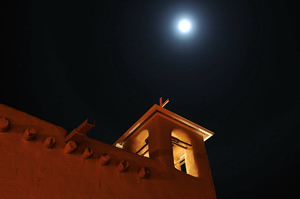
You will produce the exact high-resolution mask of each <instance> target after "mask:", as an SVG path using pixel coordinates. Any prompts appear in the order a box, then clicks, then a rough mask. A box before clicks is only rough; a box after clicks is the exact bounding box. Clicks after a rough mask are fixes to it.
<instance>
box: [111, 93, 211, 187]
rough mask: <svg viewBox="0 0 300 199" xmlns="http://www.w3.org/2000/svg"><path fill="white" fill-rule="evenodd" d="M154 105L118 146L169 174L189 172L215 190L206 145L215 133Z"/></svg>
mask: <svg viewBox="0 0 300 199" xmlns="http://www.w3.org/2000/svg"><path fill="white" fill-rule="evenodd" d="M167 102H168V100H167V101H166V102H164V103H162V100H161V99H160V105H157V104H154V105H153V106H152V107H151V108H150V109H149V110H148V111H147V112H146V113H145V114H144V115H143V116H142V117H141V118H140V119H139V120H138V121H137V122H136V123H135V124H134V125H133V126H132V127H130V128H129V129H128V130H127V131H126V132H125V133H124V134H123V135H122V136H121V137H120V138H119V139H118V140H117V141H116V142H115V143H114V145H115V146H117V147H119V148H123V150H126V151H130V152H132V153H136V154H139V155H142V156H145V157H149V158H150V159H153V160H155V161H156V162H157V164H159V165H160V167H161V168H163V169H166V170H172V169H177V170H182V168H184V169H185V171H186V173H187V174H188V175H191V176H194V177H196V178H201V179H202V180H204V181H206V182H207V183H208V184H211V186H212V189H213V190H214V188H213V187H214V186H213V181H212V176H211V171H210V167H209V162H208V158H207V154H206V149H205V145H204V142H205V141H206V140H207V139H209V138H210V137H211V136H212V135H213V134H214V133H213V132H211V131H210V130H208V129H205V128H204V127H202V126H200V125H198V124H195V123H193V122H191V121H189V120H187V119H185V118H183V117H181V116H179V115H177V114H175V113H173V112H171V111H169V110H167V109H165V108H163V106H164V105H165V104H166V103H167Z"/></svg>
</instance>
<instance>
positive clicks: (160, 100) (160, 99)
mask: <svg viewBox="0 0 300 199" xmlns="http://www.w3.org/2000/svg"><path fill="white" fill-rule="evenodd" d="M168 102H169V99H167V100H166V101H165V102H164V103H162V97H160V98H159V106H161V107H164V106H165V105H166V104H167V103H168Z"/></svg>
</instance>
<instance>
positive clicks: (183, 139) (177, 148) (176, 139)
mask: <svg viewBox="0 0 300 199" xmlns="http://www.w3.org/2000/svg"><path fill="white" fill-rule="evenodd" d="M171 139H172V148H173V160H174V167H175V168H176V169H178V170H180V171H183V172H185V173H187V169H186V151H187V150H190V148H191V147H192V144H191V141H190V138H189V137H188V135H187V134H186V132H184V131H183V130H181V129H174V130H173V131H172V137H171Z"/></svg>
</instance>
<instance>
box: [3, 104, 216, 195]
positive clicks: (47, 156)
mask: <svg viewBox="0 0 300 199" xmlns="http://www.w3.org/2000/svg"><path fill="white" fill-rule="evenodd" d="M0 117H6V118H8V119H9V121H10V128H9V129H8V130H7V131H6V132H0V158H1V161H0V198H39V199H40V198H105V199H108V198H118V199H119V198H124V199H127V198H128V199H129V198H130V199H132V198H149V199H150V198H152V199H153V198H174V199H176V198H215V193H214V188H213V187H211V185H210V184H207V183H206V182H204V181H203V180H202V179H201V178H195V177H192V176H189V175H187V174H185V173H184V172H181V171H178V170H176V169H175V168H173V169H171V170H170V169H169V170H165V169H164V168H163V167H161V166H160V165H159V162H156V161H155V160H154V159H150V158H145V157H142V156H139V155H136V154H133V153H130V152H126V151H124V150H122V149H119V148H116V147H114V146H111V145H108V144H105V143H102V142H100V141H97V140H93V139H90V138H88V137H86V138H85V139H84V140H83V141H81V142H80V143H78V147H77V148H76V150H75V151H74V152H73V153H71V154H66V153H64V147H65V136H66V134H67V132H66V130H65V129H63V128H61V127H58V126H56V125H53V124H50V123H48V122H45V121H43V120H40V119H38V118H35V117H33V116H31V115H28V114H26V113H24V112H20V111H18V110H15V109H13V108H10V107H7V106H5V105H1V104H0ZM74 125H76V124H74ZM29 127H33V128H35V129H36V131H37V136H36V138H34V139H33V140H31V141H26V140H24V139H23V138H22V135H23V133H24V131H25V130H26V129H27V128H29ZM49 136H52V137H53V138H55V140H56V142H55V145H54V146H53V147H52V148H46V147H45V146H44V144H43V143H44V140H45V139H46V138H47V137H49ZM87 147H90V148H92V149H93V151H94V153H93V155H92V156H91V157H90V158H88V159H84V158H82V156H81V154H82V152H83V151H84V149H85V148H87ZM103 153H108V154H109V155H110V157H111V159H110V162H109V163H108V164H107V165H104V166H101V165H100V164H99V160H98V159H99V157H100V155H101V154H103ZM121 160H126V161H128V163H129V167H128V169H127V170H126V171H123V172H120V171H118V169H117V167H116V165H117V164H118V163H119V162H120V161H121ZM142 167H147V168H149V169H150V175H149V176H148V177H147V178H144V179H141V178H140V177H139V175H138V171H139V170H140V169H141V168H142Z"/></svg>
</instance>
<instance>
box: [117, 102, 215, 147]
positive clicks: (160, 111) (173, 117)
mask: <svg viewBox="0 0 300 199" xmlns="http://www.w3.org/2000/svg"><path fill="white" fill-rule="evenodd" d="M156 115H160V116H163V117H165V118H167V119H168V120H170V121H172V122H175V123H177V124H178V125H180V126H183V127H185V128H189V129H190V130H192V131H193V132H195V133H199V134H201V135H202V136H203V138H204V141H206V140H207V139H208V138H210V137H211V136H213V134H214V133H213V132H212V131H210V130H208V129H206V128H204V127H202V126H200V125H198V124H196V123H194V122H192V121H190V120H187V119H185V118H183V117H181V116H179V115H177V114H175V113H173V112H171V111H169V110H167V109H165V108H163V107H161V106H159V105H157V104H154V105H153V106H152V107H151V108H150V109H149V110H148V111H147V112H146V113H145V114H144V115H143V116H142V117H141V118H140V119H139V120H138V121H137V122H136V123H134V125H132V126H131V127H130V128H129V129H128V130H127V131H126V132H125V133H124V134H123V135H122V136H121V137H120V138H119V139H118V140H117V141H116V142H115V143H114V144H113V145H114V146H117V145H122V144H123V143H124V142H125V141H126V140H127V139H128V138H129V137H130V136H131V135H133V134H135V133H136V132H137V131H138V130H139V129H141V128H142V127H143V126H144V125H145V124H147V123H148V122H150V121H151V120H152V119H153V118H154V117H155V116H156Z"/></svg>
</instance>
